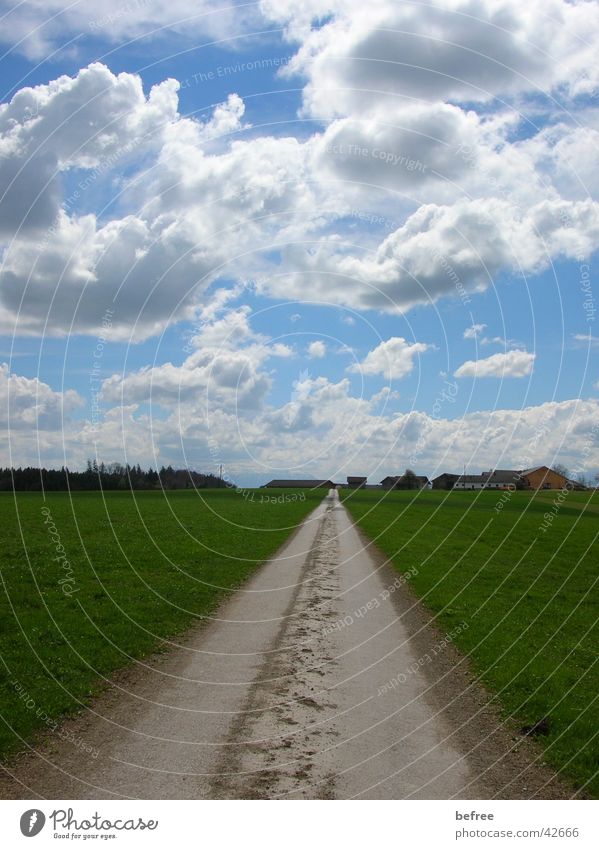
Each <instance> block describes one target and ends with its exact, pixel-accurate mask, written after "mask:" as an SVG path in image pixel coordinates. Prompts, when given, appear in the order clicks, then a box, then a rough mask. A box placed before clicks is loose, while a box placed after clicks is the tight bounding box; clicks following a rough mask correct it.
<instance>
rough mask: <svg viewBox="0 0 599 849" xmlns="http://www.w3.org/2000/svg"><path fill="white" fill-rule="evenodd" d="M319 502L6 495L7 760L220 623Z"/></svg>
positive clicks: (3, 739) (2, 728) (186, 495)
mask: <svg viewBox="0 0 599 849" xmlns="http://www.w3.org/2000/svg"><path fill="white" fill-rule="evenodd" d="M323 495H324V491H322V490H321V491H312V492H310V491H306V492H304V491H300V490H288V491H287V490H285V491H278V490H277V492H276V493H265V492H264V491H260V490H256V491H251V490H247V491H244V492H243V493H242V494H239V493H236V492H234V491H232V490H208V491H199V492H197V493H196V492H168V493H162V492H138V493H133V494H132V493H130V492H127V493H115V492H110V493H106V494H104V495H103V494H102V493H98V492H89V493H82V492H78V493H75V494H73V496H72V497H71V496H70V495H69V494H68V493H51V494H48V495H47V496H46V498H45V499H44V498H43V496H42V495H41V494H39V495H38V494H37V493H35V494H34V493H20V494H17V496H16V497H15V496H13V495H12V494H8V493H6V494H5V493H3V494H1V495H0V511H1V515H2V523H1V531H0V534H1V540H2V546H1V550H0V551H1V553H0V571H1V577H2V582H3V592H2V593H1V594H0V622H1V623H2V628H1V630H0V660H1V664H0V716H1V717H2V719H3V722H1V723H0V757H2V758H5V757H6V756H7V755H9V754H10V753H11V752H13V751H14V750H15V749H18V748H22V746H23V743H22V740H21V738H23V739H24V740H28V739H31V736H32V734H33V733H34V732H35V731H36V729H38V728H40V727H47V728H54V727H55V723H56V720H57V719H58V718H60V716H61V715H63V714H65V713H67V712H72V711H74V710H77V709H78V708H80V707H81V706H82V705H83V704H85V703H87V702H89V700H90V698H91V697H92V696H93V695H94V693H95V692H96V691H97V689H98V686H99V682H100V679H101V676H108V675H110V674H111V673H112V672H114V671H115V670H116V669H117V668H119V667H122V666H124V665H125V664H127V663H128V662H130V660H131V659H133V658H141V657H144V656H145V655H147V654H149V653H151V652H154V651H156V650H157V649H160V648H161V647H164V646H165V643H164V640H165V639H166V638H168V637H171V636H173V635H175V634H177V633H178V632H181V631H183V630H184V629H186V628H188V627H190V625H192V624H193V623H194V622H196V621H197V620H198V619H201V618H202V617H205V616H206V615H207V614H209V613H210V612H211V611H213V610H214V609H215V607H216V606H217V605H218V603H219V602H220V601H222V600H223V599H224V598H225V597H226V596H227V594H229V593H231V592H232V591H234V590H235V588H237V587H239V585H240V584H241V583H242V582H243V581H244V580H245V579H246V578H247V577H248V576H249V575H250V574H251V573H252V572H253V571H254V570H255V569H256V567H257V566H258V565H259V564H261V563H262V562H264V560H266V559H268V557H270V556H271V555H272V554H273V553H274V552H275V551H276V550H277V548H278V547H279V546H280V545H281V544H282V543H283V542H284V541H285V539H286V538H287V537H288V536H289V534H290V533H291V532H292V531H293V529H294V528H295V527H296V526H297V524H298V523H299V522H301V520H302V519H303V518H304V517H305V516H306V515H307V514H308V513H309V512H310V511H311V510H313V509H314V508H315V507H316V506H317V504H318V503H319V502H320V500H321V499H322V497H323ZM266 496H268V498H269V500H268V501H265V500H264V499H265V497H266ZM273 498H274V499H276V500H274V501H273V500H272V499H273ZM252 499H253V500H252Z"/></svg>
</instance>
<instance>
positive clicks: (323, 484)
mask: <svg viewBox="0 0 599 849" xmlns="http://www.w3.org/2000/svg"><path fill="white" fill-rule="evenodd" d="M264 486H265V487H267V488H269V489H323V488H326V489H333V488H334V487H335V484H334V483H333V481H329V480H272V481H269V482H268V483H265V484H264Z"/></svg>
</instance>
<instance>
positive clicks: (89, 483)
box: [0, 460, 232, 492]
mask: <svg viewBox="0 0 599 849" xmlns="http://www.w3.org/2000/svg"><path fill="white" fill-rule="evenodd" d="M231 485H232V484H231V483H227V482H226V481H224V480H222V479H221V478H220V477H218V476H217V475H213V474H203V473H200V472H193V471H191V469H173V467H172V466H166V467H165V466H163V467H162V468H161V469H160V470H159V471H154V469H151V468H150V469H148V470H147V471H146V470H145V469H142V468H141V467H140V466H139V465H137V466H130V465H129V464H127V465H126V466H122V465H121V464H120V463H108V464H107V465H105V464H104V463H100V464H98V463H97V462H96V461H95V460H88V461H87V468H86V470H85V471H84V472H72V471H70V470H69V469H67V468H65V467H64V466H63V468H62V469H37V468H35V467H27V468H24V469H23V468H18V469H9V468H6V469H1V468H0V491H6V490H9V491H18V492H39V491H41V490H45V491H48V492H61V491H66V490H73V491H83V490H99V489H106V490H110V489H117V490H127V489H129V490H131V489H218V488H221V487H223V488H224V487H227V486H231Z"/></svg>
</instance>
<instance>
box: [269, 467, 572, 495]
mask: <svg viewBox="0 0 599 849" xmlns="http://www.w3.org/2000/svg"><path fill="white" fill-rule="evenodd" d="M265 486H266V487H270V488H275V489H276V488H281V489H291V488H295V487H301V488H302V489H320V488H326V489H341V488H343V487H345V488H349V489H387V490H391V489H428V488H431V487H432V489H458V490H464V489H465V490H474V489H508V490H510V489H511V490H513V489H527V490H539V489H563V488H564V487H567V488H568V489H586V487H585V486H584V485H583V484H581V483H578V482H577V481H574V480H570V478H567V477H566V476H565V475H563V474H562V473H561V472H558V471H555V469H550V468H549V467H548V466H535V467H534V468H532V469H490V470H489V471H488V472H481V473H480V475H467V474H463V475H458V474H452V473H450V472H443V474H441V475H438V476H437V477H436V478H433V479H432V480H429V479H428V478H427V477H426V475H417V474H415V473H414V472H413V471H411V469H406V471H405V472H404V473H403V474H402V475H387V477H386V478H383V480H382V481H381V482H380V483H378V484H369V483H368V478H367V477H363V476H355V475H348V477H347V481H346V482H345V483H335V482H334V481H332V480H328V479H327V480H293V479H289V480H284V479H281V480H272V481H269V483H267V484H265Z"/></svg>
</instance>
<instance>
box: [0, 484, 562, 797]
mask: <svg viewBox="0 0 599 849" xmlns="http://www.w3.org/2000/svg"><path fill="white" fill-rule="evenodd" d="M429 620H430V614H427V613H426V611H425V610H424V609H423V608H422V607H421V605H420V604H419V603H418V602H417V601H416V600H415V599H414V598H413V596H412V595H411V592H410V591H409V589H408V587H407V586H405V582H404V581H403V579H402V578H401V577H400V576H399V575H398V573H397V572H395V571H394V570H392V568H391V567H390V566H389V565H388V564H387V563H385V562H384V559H383V558H382V557H381V556H380V554H378V552H377V551H376V550H375V549H374V547H373V546H372V545H370V544H369V543H368V541H367V540H365V539H364V538H363V537H362V536H361V534H360V533H359V531H358V530H357V529H356V527H355V526H354V525H353V523H352V521H351V519H350V517H349V515H348V513H347V511H346V509H345V508H344V507H343V505H342V504H341V503H340V502H339V499H338V496H337V493H336V492H331V493H330V494H329V496H327V497H326V498H325V499H324V500H323V502H322V503H321V505H320V506H319V507H318V508H317V509H316V510H315V511H314V512H313V513H312V514H311V515H310V516H309V517H308V518H307V519H306V520H305V522H304V523H303V524H302V525H301V526H300V527H299V528H298V530H297V531H296V533H295V534H294V535H293V537H292V538H291V539H290V540H289V541H288V542H287V543H286V545H285V546H284V547H283V548H282V549H281V550H280V551H279V552H278V554H277V556H276V557H275V558H273V559H272V560H271V561H269V562H268V563H266V564H265V565H264V566H263V567H262V568H261V569H260V570H259V571H258V572H257V573H256V574H255V575H254V577H253V578H252V579H251V580H250V581H248V582H247V583H246V584H245V585H244V587H243V588H242V589H241V590H239V591H238V592H237V593H236V594H235V595H234V596H233V597H232V599H231V600H229V601H228V602H226V604H224V605H223V606H222V607H221V608H220V609H219V611H218V612H217V613H216V614H215V616H214V617H213V618H212V619H211V620H210V621H209V622H208V623H203V624H202V625H201V626H198V627H197V628H195V629H193V630H192V631H190V632H189V633H188V635H187V636H186V637H185V639H184V640H179V643H178V647H177V648H175V649H173V650H172V651H171V652H169V653H168V654H165V655H160V656H158V657H156V658H154V659H153V660H151V661H149V662H147V663H143V664H142V663H137V664H136V665H135V666H134V667H132V668H131V669H129V670H127V671H125V672H123V673H121V674H120V675H118V676H116V677H115V679H114V683H113V685H112V686H111V687H110V688H108V690H107V691H106V692H105V693H104V694H103V695H102V696H100V697H99V698H98V699H97V700H96V702H95V703H94V705H93V709H92V710H91V711H88V712H86V713H85V714H83V715H81V716H79V717H76V718H74V719H72V720H68V721H67V722H66V723H65V726H64V729H65V731H66V732H68V734H69V737H70V738H71V740H72V741H74V742H68V741H67V740H60V739H57V737H56V735H51V736H50V737H47V738H45V739H44V740H43V741H41V742H40V744H39V745H37V746H36V748H35V751H33V752H30V753H28V754H25V755H23V756H21V757H20V758H18V759H17V760H16V761H15V762H13V763H12V765H11V767H10V769H9V770H6V774H5V775H4V777H2V778H0V797H2V798H48V799H78V798H81V799H84V798H92V799H93V798H123V797H125V798H143V799H165V798H173V799H198V798H321V799H331V798H332V799H348V798H382V799H405V798H415V799H449V798H462V799H465V798H516V799H526V798H532V797H536V798H565V797H568V796H569V795H572V791H571V789H569V788H568V787H567V786H566V785H565V784H563V783H562V782H560V781H559V780H558V779H557V778H556V777H555V775H554V774H553V772H552V771H551V770H550V769H549V768H548V767H546V766H544V765H543V764H542V763H541V756H540V751H539V750H538V749H537V748H536V747H535V746H534V744H533V743H532V742H530V741H529V740H523V739H522V738H521V737H520V736H519V735H518V734H517V733H516V732H515V731H514V729H513V728H512V727H511V726H506V725H503V724H502V723H501V721H500V720H499V718H498V714H497V713H496V711H495V710H494V709H493V708H492V707H491V706H490V705H489V697H488V695H487V694H486V693H485V692H484V691H483V690H482V689H481V688H480V686H479V685H478V684H476V682H475V681H474V679H473V676H472V674H471V673H470V672H469V669H468V666H467V663H466V661H465V660H464V658H462V657H461V656H460V655H459V654H458V653H457V652H456V650H455V649H454V648H453V646H452V644H451V641H450V640H448V639H447V635H445V634H443V633H442V632H440V631H439V630H438V629H437V628H436V627H435V625H434V623H433V622H431V621H429ZM81 743H84V744H85V745H86V746H88V747H91V748H92V750H93V756H92V755H90V754H87V753H86V752H85V751H84V750H83V748H82V745H81Z"/></svg>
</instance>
